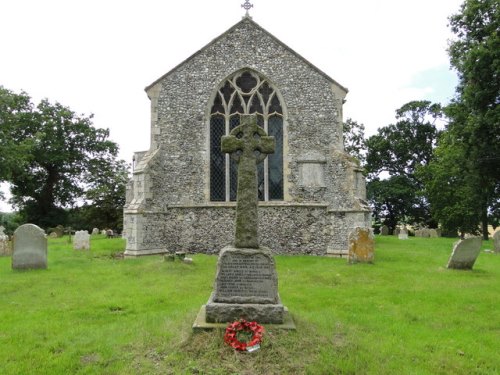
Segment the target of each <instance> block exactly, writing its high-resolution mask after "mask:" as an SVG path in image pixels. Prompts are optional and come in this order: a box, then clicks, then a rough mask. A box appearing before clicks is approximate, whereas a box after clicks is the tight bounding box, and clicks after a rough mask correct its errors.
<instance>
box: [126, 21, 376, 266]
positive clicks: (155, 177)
mask: <svg viewBox="0 0 500 375" xmlns="http://www.w3.org/2000/svg"><path fill="white" fill-rule="evenodd" d="M146 92H147V95H148V97H149V99H150V100H151V146H150V149H149V150H148V151H144V152H137V153H135V155H134V169H133V177H132V179H131V181H130V183H129V184H128V187H127V199H126V205H125V208H124V237H125V238H126V240H127V245H126V251H125V255H126V256H138V255H147V254H157V253H165V252H174V251H187V252H190V253H194V252H203V253H217V252H218V251H219V250H220V249H222V248H223V247H224V246H225V245H227V244H229V243H232V241H233V237H234V216H235V207H236V202H235V200H236V181H237V176H236V172H237V171H236V163H235V161H234V160H232V159H231V158H230V157H229V155H227V154H224V153H222V151H221V137H222V136H223V135H227V134H229V132H230V131H231V130H232V129H233V128H234V127H236V126H237V125H239V121H240V115H241V114H256V115H257V119H258V124H259V125H260V126H261V127H263V128H264V130H265V131H266V132H267V133H268V134H269V135H272V136H274V137H275V139H276V150H275V152H274V154H272V155H270V156H269V157H268V158H267V159H266V160H265V161H264V163H261V164H259V170H258V196H259V200H260V202H259V231H260V232H259V233H260V244H261V245H263V246H267V247H268V248H270V249H271V250H272V251H273V252H275V253H277V254H280V253H281V254H284V253H286V254H316V255H336V256H340V255H344V254H347V247H348V235H349V232H350V231H351V230H352V229H353V228H354V227H356V226H361V227H369V225H370V211H369V208H368V206H367V204H366V201H365V199H366V191H365V180H364V177H363V175H362V170H361V169H360V168H359V167H358V165H357V164H356V162H355V160H353V159H352V158H351V157H350V156H349V155H347V154H346V153H345V152H344V148H343V134H342V105H343V103H344V98H345V96H346V94H347V89H346V88H345V87H343V86H342V85H340V84H339V83H338V82H337V81H335V80H334V79H332V78H330V77H329V76H328V75H326V74H325V73H324V72H322V71H321V70H320V69H318V68H317V67H315V66H314V65H313V64H311V63H310V62H309V61H307V60H306V59H304V58H303V57H302V56H300V55H299V54H298V53H297V52H295V51H293V50H292V49H290V48H289V47H287V46H286V45H285V44H283V43H282V42H281V41H279V40H278V39H277V38H276V37H274V36H273V35H271V34H270V33H269V32H267V31H266V30H264V29H263V28H262V27H261V26H259V25H258V24H257V23H256V22H254V21H253V20H252V19H251V18H250V17H248V16H246V17H244V18H243V19H242V20H241V21H240V22H238V23H237V24H236V25H234V26H233V27H231V28H230V29H229V30H227V31H226V32H225V33H223V34H222V35H220V36H219V37H217V38H216V39H214V40H213V41H212V42H211V43H209V44H208V45H206V46H205V47H203V48H202V49H201V50H199V51H198V52H196V53H195V54H194V55H192V56H191V57H189V58H188V59H187V60H185V61H184V62H182V63H180V64H179V65H178V66H176V67H175V68H174V69H172V70H171V71H170V72H168V73H166V74H165V75H164V76H162V77H160V78H159V79H158V80H156V81H155V82H153V83H152V84H151V85H149V86H148V87H147V88H146Z"/></svg>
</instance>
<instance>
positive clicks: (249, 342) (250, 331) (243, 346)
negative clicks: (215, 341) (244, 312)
mask: <svg viewBox="0 0 500 375" xmlns="http://www.w3.org/2000/svg"><path fill="white" fill-rule="evenodd" d="M263 334H264V327H262V326H261V325H259V324H258V323H257V322H247V321H246V320H244V319H240V320H237V321H235V322H233V323H230V324H229V325H228V326H227V328H226V333H225V334H224V342H225V343H226V344H228V345H229V346H231V347H233V348H234V349H236V350H239V351H248V352H251V351H254V350H257V349H259V348H260V343H261V341H262V335H263Z"/></svg>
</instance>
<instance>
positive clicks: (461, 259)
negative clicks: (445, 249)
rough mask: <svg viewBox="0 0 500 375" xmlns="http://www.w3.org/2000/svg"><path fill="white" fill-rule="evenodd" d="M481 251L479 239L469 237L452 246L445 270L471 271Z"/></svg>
mask: <svg viewBox="0 0 500 375" xmlns="http://www.w3.org/2000/svg"><path fill="white" fill-rule="evenodd" d="M480 251H481V237H469V238H466V239H464V240H459V241H457V242H455V244H454V245H453V251H452V253H451V256H450V259H449V260H448V265H447V268H452V269H458V270H471V269H472V266H473V265H474V263H475V262H476V259H477V257H478V256H479V253H480Z"/></svg>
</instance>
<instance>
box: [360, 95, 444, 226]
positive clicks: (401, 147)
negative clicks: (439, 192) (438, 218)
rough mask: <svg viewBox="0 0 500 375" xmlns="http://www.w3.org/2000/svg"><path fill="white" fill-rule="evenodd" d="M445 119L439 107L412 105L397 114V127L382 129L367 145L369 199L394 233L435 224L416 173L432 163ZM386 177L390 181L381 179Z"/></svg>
mask: <svg viewBox="0 0 500 375" xmlns="http://www.w3.org/2000/svg"><path fill="white" fill-rule="evenodd" d="M442 117H443V113H442V108H441V106H440V105H439V104H432V103H431V102H429V101H412V102H409V103H407V104H405V105H403V106H402V107H401V108H399V109H398V110H396V119H397V120H398V121H397V122H396V124H391V125H388V126H385V127H383V128H380V129H378V134H375V135H373V136H371V137H370V138H368V139H367V141H366V145H367V150H368V151H367V156H366V166H365V168H366V170H367V172H368V180H369V182H368V186H367V193H368V199H369V201H370V202H371V204H372V206H373V208H374V211H375V212H376V213H375V215H376V216H377V217H379V218H381V219H383V220H384V223H385V224H387V225H388V226H389V227H390V228H391V229H394V227H395V225H396V224H397V223H398V222H415V223H426V224H433V223H432V221H431V217H430V211H429V204H428V201H427V199H425V197H424V196H422V194H421V191H422V188H423V185H422V181H421V179H420V178H419V176H417V174H416V172H417V169H418V168H419V167H421V166H425V165H427V164H428V163H429V162H430V160H431V159H432V154H433V149H434V147H435V145H436V141H437V138H438V134H439V131H438V129H437V127H436V121H437V120H438V119H441V118H442ZM384 175H389V178H387V179H381V177H380V176H384Z"/></svg>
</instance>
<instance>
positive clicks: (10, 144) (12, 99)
mask: <svg viewBox="0 0 500 375" xmlns="http://www.w3.org/2000/svg"><path fill="white" fill-rule="evenodd" d="M32 117H33V116H32V104H31V101H30V97H29V96H28V95H27V94H26V93H24V92H22V93H20V94H15V93H13V92H12V91H10V90H7V89H5V88H4V87H2V86H0V182H2V181H9V180H10V179H11V177H12V172H13V171H14V170H20V169H22V168H23V167H24V166H25V165H26V163H27V161H28V160H29V153H28V152H27V151H28V150H29V148H30V147H31V145H32V140H31V139H28V138H25V139H23V140H20V139H16V138H15V137H14V133H15V131H16V129H18V128H22V127H25V126H30V124H31V123H32V121H33V118H32ZM0 194H1V193H0ZM0 198H1V197H0Z"/></svg>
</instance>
